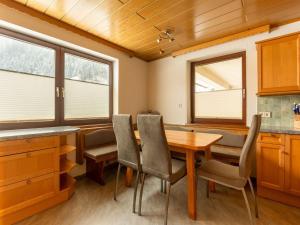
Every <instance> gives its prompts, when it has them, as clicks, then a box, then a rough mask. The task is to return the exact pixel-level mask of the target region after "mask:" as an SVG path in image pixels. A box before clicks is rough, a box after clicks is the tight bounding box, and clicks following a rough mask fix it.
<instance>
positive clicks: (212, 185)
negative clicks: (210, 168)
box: [205, 149, 216, 192]
mask: <svg viewBox="0 0 300 225" xmlns="http://www.w3.org/2000/svg"><path fill="white" fill-rule="evenodd" d="M205 158H206V160H209V159H211V151H210V149H209V150H207V151H205ZM208 184H209V191H211V192H216V183H215V182H212V181H209V182H208Z"/></svg>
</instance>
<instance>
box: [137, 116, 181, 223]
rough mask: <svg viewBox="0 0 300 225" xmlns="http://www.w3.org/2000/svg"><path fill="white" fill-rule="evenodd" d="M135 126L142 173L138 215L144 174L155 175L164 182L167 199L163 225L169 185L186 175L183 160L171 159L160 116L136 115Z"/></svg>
mask: <svg viewBox="0 0 300 225" xmlns="http://www.w3.org/2000/svg"><path fill="white" fill-rule="evenodd" d="M137 126H138V130H139V133H140V138H141V142H142V156H143V157H142V158H143V165H142V170H143V175H142V186H141V191H140V199H139V215H141V207H142V197H143V188H144V183H145V175H146V174H149V175H153V176H156V177H158V178H160V179H162V180H164V181H165V182H166V184H167V185H166V186H168V187H167V201H166V206H165V225H166V224H167V221H168V207H169V197H170V191H171V185H173V184H175V183H176V182H177V181H179V180H180V179H181V178H183V177H184V176H185V175H186V165H185V162H184V161H180V160H175V159H171V154H170V151H169V148H168V143H167V139H166V135H165V131H164V126H163V121H162V116H160V115H138V118H137Z"/></svg>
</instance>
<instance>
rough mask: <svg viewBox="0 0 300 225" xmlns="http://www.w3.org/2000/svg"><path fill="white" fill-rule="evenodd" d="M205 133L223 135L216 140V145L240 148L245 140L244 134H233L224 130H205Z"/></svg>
mask: <svg viewBox="0 0 300 225" xmlns="http://www.w3.org/2000/svg"><path fill="white" fill-rule="evenodd" d="M205 133H211V134H221V135H223V138H222V139H221V140H219V141H218V142H217V144H218V145H226V146H230V147H238V148H242V147H243V146H244V143H245V141H246V135H244V134H234V133H230V132H228V131H224V130H206V131H205Z"/></svg>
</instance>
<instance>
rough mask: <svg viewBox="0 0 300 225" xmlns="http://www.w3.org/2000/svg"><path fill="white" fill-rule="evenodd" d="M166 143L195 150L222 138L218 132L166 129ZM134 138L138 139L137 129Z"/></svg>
mask: <svg viewBox="0 0 300 225" xmlns="http://www.w3.org/2000/svg"><path fill="white" fill-rule="evenodd" d="M165 133H166V137H167V141H168V145H169V146H172V147H178V148H184V149H189V150H195V151H200V150H202V151H205V150H207V149H208V148H209V147H210V146H211V145H212V144H214V143H215V142H217V141H218V140H220V139H222V137H223V136H222V135H220V134H209V133H198V132H190V131H175V130H166V131H165ZM135 136H136V139H138V140H140V135H139V132H138V131H135Z"/></svg>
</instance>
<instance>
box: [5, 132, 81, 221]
mask: <svg viewBox="0 0 300 225" xmlns="http://www.w3.org/2000/svg"><path fill="white" fill-rule="evenodd" d="M59 135H60V136H45V137H34V138H27V139H26V138H24V139H17V140H4V141H0V224H1V225H10V224H14V223H15V222H17V221H19V220H22V219H24V218H26V217H28V216H31V215H33V214H35V213H37V212H39V211H42V210H44V209H47V208H49V207H51V206H54V205H56V204H58V203H61V202H63V201H66V200H67V199H69V198H70V197H71V196H72V194H73V192H74V184H75V180H74V178H73V177H72V176H70V175H69V174H68V172H69V171H70V170H71V169H72V168H73V167H74V166H75V163H73V162H72V161H71V160H69V159H68V156H67V155H68V154H69V153H71V152H74V151H75V150H76V147H75V146H72V145H70V143H68V136H69V135H70V132H68V134H66V135H64V134H59ZM70 139H72V138H70ZM72 140H73V141H72V143H74V142H76V140H74V139H72Z"/></svg>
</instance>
